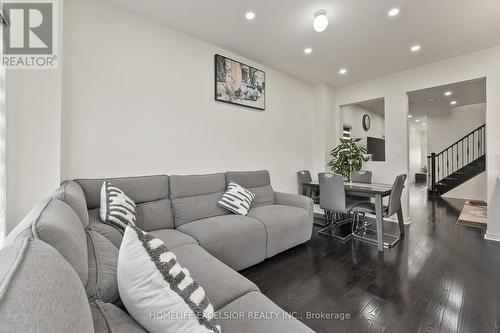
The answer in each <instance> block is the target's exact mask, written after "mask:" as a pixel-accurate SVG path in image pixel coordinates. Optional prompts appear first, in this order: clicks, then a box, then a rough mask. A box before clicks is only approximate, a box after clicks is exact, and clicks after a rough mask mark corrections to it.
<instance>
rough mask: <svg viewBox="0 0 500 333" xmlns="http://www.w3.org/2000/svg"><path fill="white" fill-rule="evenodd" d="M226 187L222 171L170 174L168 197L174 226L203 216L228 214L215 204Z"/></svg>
mask: <svg viewBox="0 0 500 333" xmlns="http://www.w3.org/2000/svg"><path fill="white" fill-rule="evenodd" d="M226 187H227V186H226V177H225V175H224V174H223V173H215V174H209V175H190V176H170V198H171V200H172V208H173V212H174V216H175V227H176V228H177V227H179V226H181V225H183V224H186V223H189V222H192V221H195V220H199V219H203V218H208V217H213V216H219V215H226V214H229V212H228V211H227V210H225V209H223V208H221V207H219V206H218V205H217V202H218V201H219V199H220V197H221V195H222V193H224V191H226Z"/></svg>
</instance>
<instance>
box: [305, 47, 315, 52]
mask: <svg viewBox="0 0 500 333" xmlns="http://www.w3.org/2000/svg"><path fill="white" fill-rule="evenodd" d="M312 51H313V50H312V49H311V48H310V47H308V48H306V49H304V53H305V54H311V53H312Z"/></svg>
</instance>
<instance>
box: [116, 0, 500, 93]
mask: <svg viewBox="0 0 500 333" xmlns="http://www.w3.org/2000/svg"><path fill="white" fill-rule="evenodd" d="M108 1H111V2H113V3H115V4H118V5H120V6H123V7H126V8H128V9H130V10H132V11H135V12H138V13H140V14H142V15H145V16H147V17H150V18H152V19H155V20H157V21H160V22H163V23H165V24H166V25H169V26H171V27H173V28H175V29H178V30H180V31H183V32H185V33H188V34H190V35H192V36H195V37H197V38H199V39H202V40H205V41H207V42H209V43H212V44H215V45H217V46H220V47H221V48H224V49H227V50H229V51H232V52H234V53H237V54H239V55H241V56H244V57H247V58H249V59H251V60H254V61H256V62H259V63H262V64H264V65H266V66H269V67H271V68H274V69H277V70H280V71H282V72H284V73H287V74H289V75H291V76H294V77H296V78H299V79H302V80H304V81H306V82H309V83H312V84H317V83H329V84H331V85H334V86H342V85H347V84H351V83H355V82H359V81H363V80H367V79H370V78H375V77H378V76H382V75H385V74H389V73H393V72H398V71H401V70H405V69H410V68H413V67H417V66H421V65H424V64H428V63H432V62H436V61H439V60H442V59H446V58H449V57H453V56H457V55H461V54H465V53H469V52H472V51H476V50H480V49H484V48H488V47H492V46H495V45H500V23H499V21H500V1H499V0H474V1H472V0H434V1H431V0H377V1H374V0H329V1H328V0H253V1H248V0H246V1H243V0H210V1H206V0H140V1H137V0H108ZM393 7H399V8H400V9H401V13H400V14H399V15H398V16H397V17H392V18H391V17H388V16H387V11H388V10H389V9H391V8H393ZM319 9H326V10H327V11H328V15H327V16H328V19H329V21H330V24H329V26H328V29H327V30H326V31H325V32H322V33H317V32H315V31H314V30H313V29H312V21H313V14H314V12H316V11H317V10H319ZM249 10H251V11H253V12H255V14H256V17H255V19H254V20H253V21H247V20H245V18H244V14H245V12H247V11H249ZM413 44H420V45H422V49H421V51H419V52H418V53H411V52H410V51H409V48H410V46H412V45H413ZM306 47H311V48H312V49H313V53H312V54H311V55H308V56H306V55H304V53H303V50H304V48H306ZM343 67H345V68H347V69H348V74H347V75H344V76H341V75H339V74H338V70H339V68H343Z"/></svg>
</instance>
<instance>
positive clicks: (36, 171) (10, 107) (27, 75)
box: [5, 1, 63, 232]
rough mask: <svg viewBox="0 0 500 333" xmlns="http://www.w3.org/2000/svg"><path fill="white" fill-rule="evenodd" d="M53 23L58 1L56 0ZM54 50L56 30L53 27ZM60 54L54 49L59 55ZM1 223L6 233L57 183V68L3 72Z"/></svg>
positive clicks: (60, 38) (59, 99)
mask: <svg viewBox="0 0 500 333" xmlns="http://www.w3.org/2000/svg"><path fill="white" fill-rule="evenodd" d="M58 8H59V24H60V25H61V24H62V22H63V16H62V12H63V3H62V1H59V3H58ZM59 45H60V46H59V50H61V45H62V29H59ZM61 57H62V54H61V52H59V59H61ZM5 90H6V108H7V133H6V137H7V147H6V149H7V151H6V156H7V169H6V172H7V176H6V179H7V181H6V189H7V196H6V202H7V208H6V216H7V224H6V230H7V232H9V231H10V230H11V229H12V228H13V227H14V226H15V225H16V224H17V223H18V222H20V220H21V219H22V218H23V217H24V215H25V214H26V213H28V211H29V210H30V209H31V208H32V206H33V205H34V204H35V203H36V202H37V201H39V200H41V199H42V198H44V197H47V196H48V195H49V194H50V193H51V192H52V191H53V190H54V189H56V188H57V187H58V186H59V183H60V163H61V159H60V152H61V150H60V148H61V68H59V69H58V70H41V69H40V70H17V69H8V70H7V71H6V88H5Z"/></svg>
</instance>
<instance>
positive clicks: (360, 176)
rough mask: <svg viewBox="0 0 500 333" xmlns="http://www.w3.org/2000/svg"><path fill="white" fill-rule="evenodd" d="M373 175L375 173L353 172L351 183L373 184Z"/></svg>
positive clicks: (365, 171)
mask: <svg viewBox="0 0 500 333" xmlns="http://www.w3.org/2000/svg"><path fill="white" fill-rule="evenodd" d="M372 175H373V173H372V172H371V171H367V170H354V171H352V172H351V182H353V183H363V184H371V183H372Z"/></svg>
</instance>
